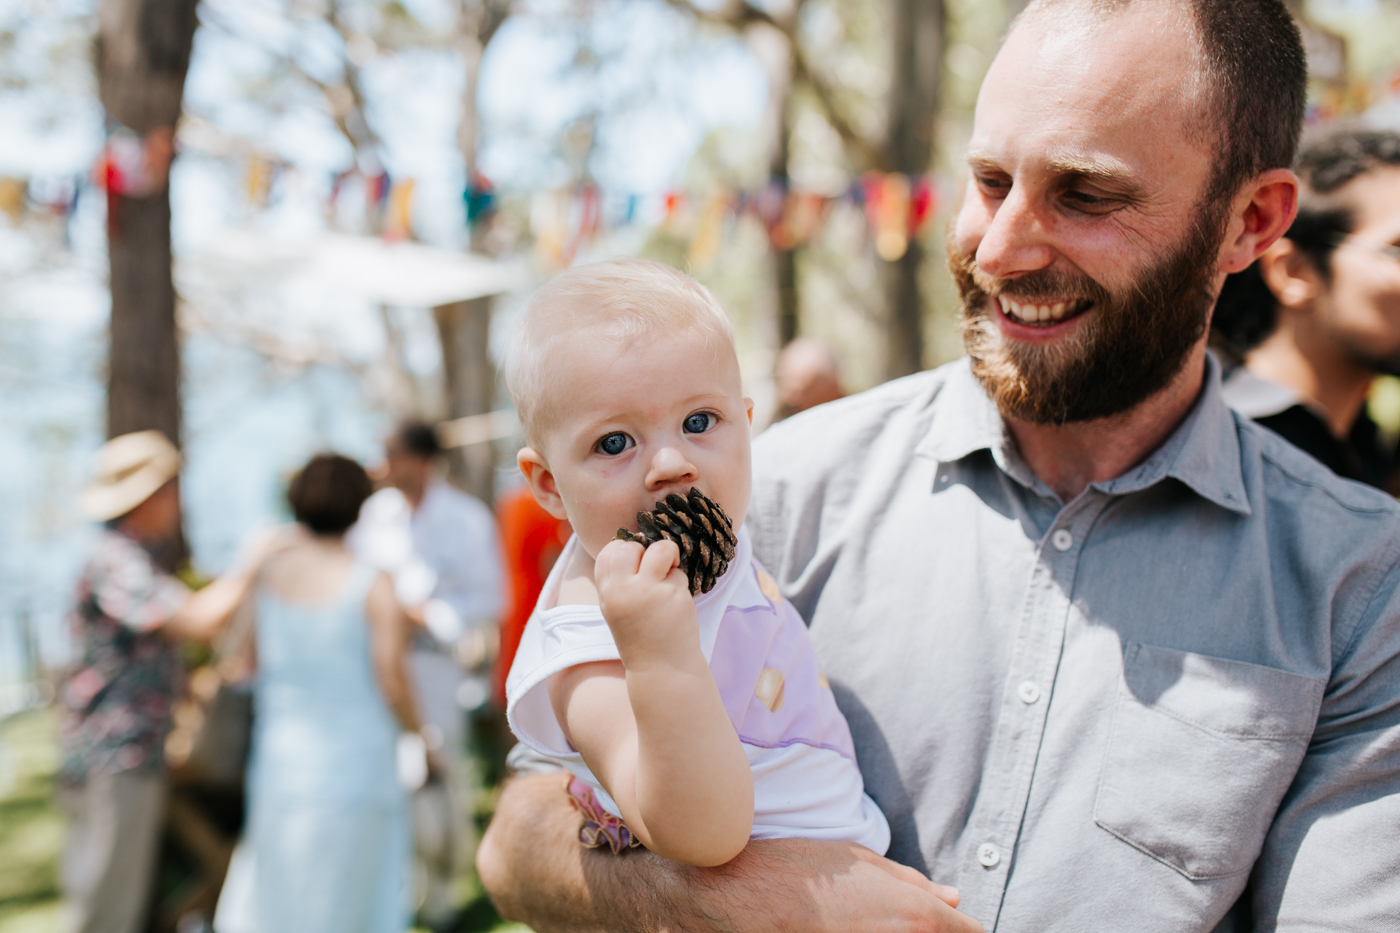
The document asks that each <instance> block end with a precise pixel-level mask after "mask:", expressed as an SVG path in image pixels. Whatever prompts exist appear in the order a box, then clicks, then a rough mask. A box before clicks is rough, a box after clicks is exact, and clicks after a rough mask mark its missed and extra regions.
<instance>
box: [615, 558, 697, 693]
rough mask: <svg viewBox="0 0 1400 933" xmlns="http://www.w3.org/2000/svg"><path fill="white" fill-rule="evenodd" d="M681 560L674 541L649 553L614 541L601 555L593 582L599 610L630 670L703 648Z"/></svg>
mask: <svg viewBox="0 0 1400 933" xmlns="http://www.w3.org/2000/svg"><path fill="white" fill-rule="evenodd" d="M680 559H681V555H680V549H679V548H677V547H676V545H675V543H674V542H671V541H658V542H656V543H655V544H652V545H651V546H650V547H648V548H646V549H645V550H643V548H642V546H641V545H640V544H637V543H635V542H632V541H610V542H609V543H608V544H607V546H606V547H604V548H603V549H602V550H601V551H599V552H598V557H597V559H596V560H595V561H594V571H593V578H594V582H595V583H596V584H597V587H598V602H599V606H600V608H601V609H602V611H603V618H604V619H605V620H607V623H608V628H610V629H611V630H612V633H613V639H614V640H615V641H616V642H617V648H618V652H619V653H620V654H621V655H622V663H623V665H624V666H625V667H627V668H629V669H635V668H636V667H637V666H641V665H645V664H648V663H650V662H652V661H659V660H664V659H666V658H670V657H674V653H675V652H677V651H685V650H687V649H688V647H689V646H692V645H695V646H698V641H699V621H698V619H697V618H696V615H695V602H694V600H692V599H691V596H690V581H689V580H688V579H687V578H686V575H685V574H684V573H682V572H681V570H680Z"/></svg>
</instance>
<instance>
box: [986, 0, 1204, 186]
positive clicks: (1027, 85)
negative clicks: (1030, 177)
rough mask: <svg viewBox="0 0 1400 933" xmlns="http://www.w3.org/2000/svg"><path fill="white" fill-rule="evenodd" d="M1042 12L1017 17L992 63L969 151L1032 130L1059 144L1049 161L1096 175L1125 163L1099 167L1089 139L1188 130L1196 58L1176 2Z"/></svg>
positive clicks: (1194, 109)
mask: <svg viewBox="0 0 1400 933" xmlns="http://www.w3.org/2000/svg"><path fill="white" fill-rule="evenodd" d="M1050 10H1051V11H1052V12H1040V13H1038V14H1036V15H1031V16H1029V17H1025V18H1023V19H1022V20H1020V21H1018V24H1017V25H1016V26H1015V27H1014V28H1013V29H1012V32H1011V34H1010V35H1009V36H1008V37H1007V40H1006V42H1005V44H1004V45H1003V46H1002V48H1001V50H1000V51H999V52H998V54H997V57H996V59H995V60H994V61H993V63H992V67H991V69H990V70H989V71H988V73H987V77H986V80H985V81H984V83H983V86H982V91H981V93H980V94H979V95H978V100H977V111H976V117H975V123H974V130H973V140H972V146H971V149H972V150H973V151H976V152H978V154H979V155H994V154H995V152H994V150H995V149H996V148H999V145H998V144H999V143H1004V142H1005V138H1004V137H1005V135H1006V134H1008V133H1011V134H1015V135H1017V136H1018V137H1022V138H1026V137H1035V136H1041V137H1043V138H1044V139H1045V140H1047V141H1051V140H1053V142H1054V144H1055V145H1056V146H1057V147H1058V148H1059V149H1061V150H1063V151H1058V152H1056V153H1055V154H1054V158H1055V159H1056V160H1057V161H1059V162H1062V163H1065V164H1066V166H1067V167H1073V166H1072V164H1073V163H1079V167H1080V168H1084V169H1088V170H1089V173H1098V172H1099V171H1100V169H1102V168H1112V169H1114V170H1117V169H1121V168H1123V167H1124V165H1122V164H1120V165H1118V166H1106V165H1104V164H1103V163H1104V160H1105V159H1109V158H1110V157H1109V156H1108V155H1106V153H1105V152H1104V151H1102V150H1101V149H1100V147H1099V146H1098V145H1096V143H1098V142H1100V141H1107V140H1111V139H1112V137H1113V136H1114V135H1119V136H1122V137H1124V138H1126V139H1133V138H1134V137H1136V136H1137V135H1138V134H1139V132H1141V131H1146V132H1148V133H1151V134H1153V135H1157V136H1160V135H1162V133H1163V131H1164V130H1166V131H1170V130H1171V129H1172V128H1173V127H1175V128H1176V129H1177V130H1178V131H1179V132H1178V134H1177V135H1191V134H1192V130H1193V129H1194V124H1195V122H1196V116H1197V115H1198V113H1199V109H1198V105H1199V96H1200V95H1199V89H1200V80H1199V79H1200V75H1201V63H1200V53H1199V48H1198V43H1197V41H1196V38H1195V35H1194V27H1193V26H1192V24H1191V21H1190V19H1189V17H1188V16H1187V15H1186V13H1185V11H1184V10H1183V9H1182V7H1181V5H1180V4H1176V3H1169V2H1164V0H1142V2H1139V3H1134V4H1132V5H1131V6H1129V7H1127V8H1126V9H1124V10H1122V11H1121V12H1116V13H1112V14H1109V15H1107V16H1104V15H1102V14H1100V15H1098V16H1091V15H1089V14H1090V13H1091V12H1092V11H1091V8H1090V6H1089V5H1088V4H1080V3H1074V2H1069V3H1062V4H1055V5H1053V6H1052V7H1050ZM1035 11H1036V8H1033V9H1032V13H1035ZM1045 144H1048V142H1047V143H1045Z"/></svg>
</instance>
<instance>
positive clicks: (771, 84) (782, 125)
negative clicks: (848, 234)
mask: <svg viewBox="0 0 1400 933" xmlns="http://www.w3.org/2000/svg"><path fill="white" fill-rule="evenodd" d="M744 39H745V41H746V42H747V43H748V45H749V48H750V49H751V50H752V51H753V53H754V57H755V58H757V59H758V61H759V64H760V65H762V66H763V71H764V74H765V75H766V76H767V78H768V112H767V114H766V115H765V117H764V124H765V126H764V130H765V132H766V134H767V135H768V138H769V144H768V152H769V156H768V179H769V181H770V182H771V183H773V184H777V185H780V186H782V190H783V191H784V193H786V192H787V191H788V190H789V189H790V188H791V179H790V178H789V176H788V153H789V150H790V136H791V131H792V126H791V122H792V80H793V68H794V66H795V64H796V62H795V50H794V49H793V47H792V40H791V39H790V38H789V37H788V35H787V34H785V33H784V32H782V31H781V30H779V29H777V28H774V27H773V26H770V25H769V24H767V23H755V24H753V25H751V26H749V27H748V28H747V29H745V31H744ZM784 245H785V244H777V243H775V244H773V246H772V250H771V254H772V262H773V266H772V269H773V292H774V295H775V297H776V299H777V329H778V346H779V347H783V346H786V345H787V344H788V343H790V342H791V341H792V338H794V337H796V336H797V332H798V331H799V330H800V329H801V320H800V317H799V315H800V310H799V309H800V307H801V305H800V302H799V298H798V284H797V251H796V249H794V248H791V247H789V248H783V247H784Z"/></svg>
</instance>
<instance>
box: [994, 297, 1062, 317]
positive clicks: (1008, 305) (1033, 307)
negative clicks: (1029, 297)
mask: <svg viewBox="0 0 1400 933" xmlns="http://www.w3.org/2000/svg"><path fill="white" fill-rule="evenodd" d="M1078 306H1079V302H1077V301H1057V302H1055V303H1054V304H1043V305H1038V304H1032V303H1030V302H1026V303H1024V304H1022V303H1020V302H1017V301H1013V300H1012V299H1010V298H1007V297H1006V296H1005V295H1003V296H1002V297H1001V307H1002V310H1004V311H1005V312H1006V313H1007V314H1009V315H1011V316H1012V317H1014V318H1016V319H1017V320H1019V321H1024V322H1025V323H1027V324H1036V323H1039V322H1040V321H1060V320H1063V319H1064V317H1065V315H1066V314H1067V313H1068V312H1070V311H1073V310H1075V309H1076V308H1077V307H1078Z"/></svg>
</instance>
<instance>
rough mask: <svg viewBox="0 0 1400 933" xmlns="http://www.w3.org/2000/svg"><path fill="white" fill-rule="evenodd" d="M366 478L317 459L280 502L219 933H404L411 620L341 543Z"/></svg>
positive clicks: (413, 711)
mask: <svg viewBox="0 0 1400 933" xmlns="http://www.w3.org/2000/svg"><path fill="white" fill-rule="evenodd" d="M372 488H373V486H372V484H371V482H370V479H369V476H368V475H366V473H365V471H364V469H363V468H362V467H361V466H360V465H359V464H358V463H356V462H355V461H354V460H351V459H349V458H347V457H341V456H337V455H333V454H320V455H317V456H315V457H313V458H312V459H311V460H310V462H308V463H307V464H306V466H304V467H303V468H302V469H301V471H300V472H299V473H298V474H297V475H296V477H295V478H294V479H293V480H292V483H291V486H290V488H289V489H288V492H287V500H288V502H289V504H290V505H291V508H292V513H293V514H294V515H295V516H296V520H297V521H298V522H299V523H300V525H301V526H302V527H303V529H305V532H306V534H305V535H304V536H303V537H302V538H301V539H300V540H299V541H298V542H297V543H295V544H292V545H291V546H289V547H287V548H286V549H285V550H283V551H282V552H281V553H279V554H277V555H276V556H275V557H273V558H272V559H271V560H269V561H268V562H267V564H266V566H265V567H264V569H263V571H262V572H261V574H260V575H259V578H258V585H257V589H256V603H255V607H256V615H257V635H256V651H257V659H258V660H257V664H258V675H257V682H256V688H255V710H256V716H255V718H254V724H253V746H252V753H251V756H250V759H249V764H248V781H247V787H248V821H247V824H246V827H245V830H244V836H243V839H242V841H241V842H240V843H239V846H238V849H237V851H236V852H235V854H234V857H233V862H232V864H230V866H229V872H228V878H227V880H226V881H225V883H224V889H223V892H222V893H221V895H220V897H219V906H218V911H217V912H216V914H215V917H214V928H215V929H216V930H217V931H219V933H281V931H285V933H401V931H403V930H404V929H406V928H407V927H408V926H409V921H410V914H411V904H410V877H409V876H410V867H411V863H412V849H413V844H412V839H411V830H410V825H409V810H408V798H407V794H406V792H405V791H404V789H403V788H402V786H401V785H400V783H399V777H398V767H397V758H398V753H397V747H398V742H399V734H400V730H402V731H404V732H408V733H419V732H421V728H422V724H421V721H420V719H419V715H418V707H417V703H416V701H415V699H414V692H413V687H412V681H411V678H410V674H409V671H408V664H407V644H408V637H409V634H408V633H409V623H408V620H407V619H406V618H405V616H404V613H403V611H402V609H401V608H400V607H399V604H398V602H397V600H396V599H395V596H394V584H393V581H392V580H391V579H390V577H389V576H388V575H387V574H385V573H383V572H382V571H380V570H378V569H376V568H375V567H373V566H371V565H369V564H368V563H366V562H364V561H363V560H361V559H360V558H359V557H357V555H356V554H355V553H354V552H353V551H352V550H351V549H350V548H349V547H348V546H347V545H346V542H345V533H346V531H347V530H348V529H349V528H350V526H351V525H353V524H354V522H355V520H356V518H357V517H358V515H359V513H360V507H361V505H362V504H363V503H364V501H365V500H366V499H368V498H369V495H370V492H371V490H372Z"/></svg>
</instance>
